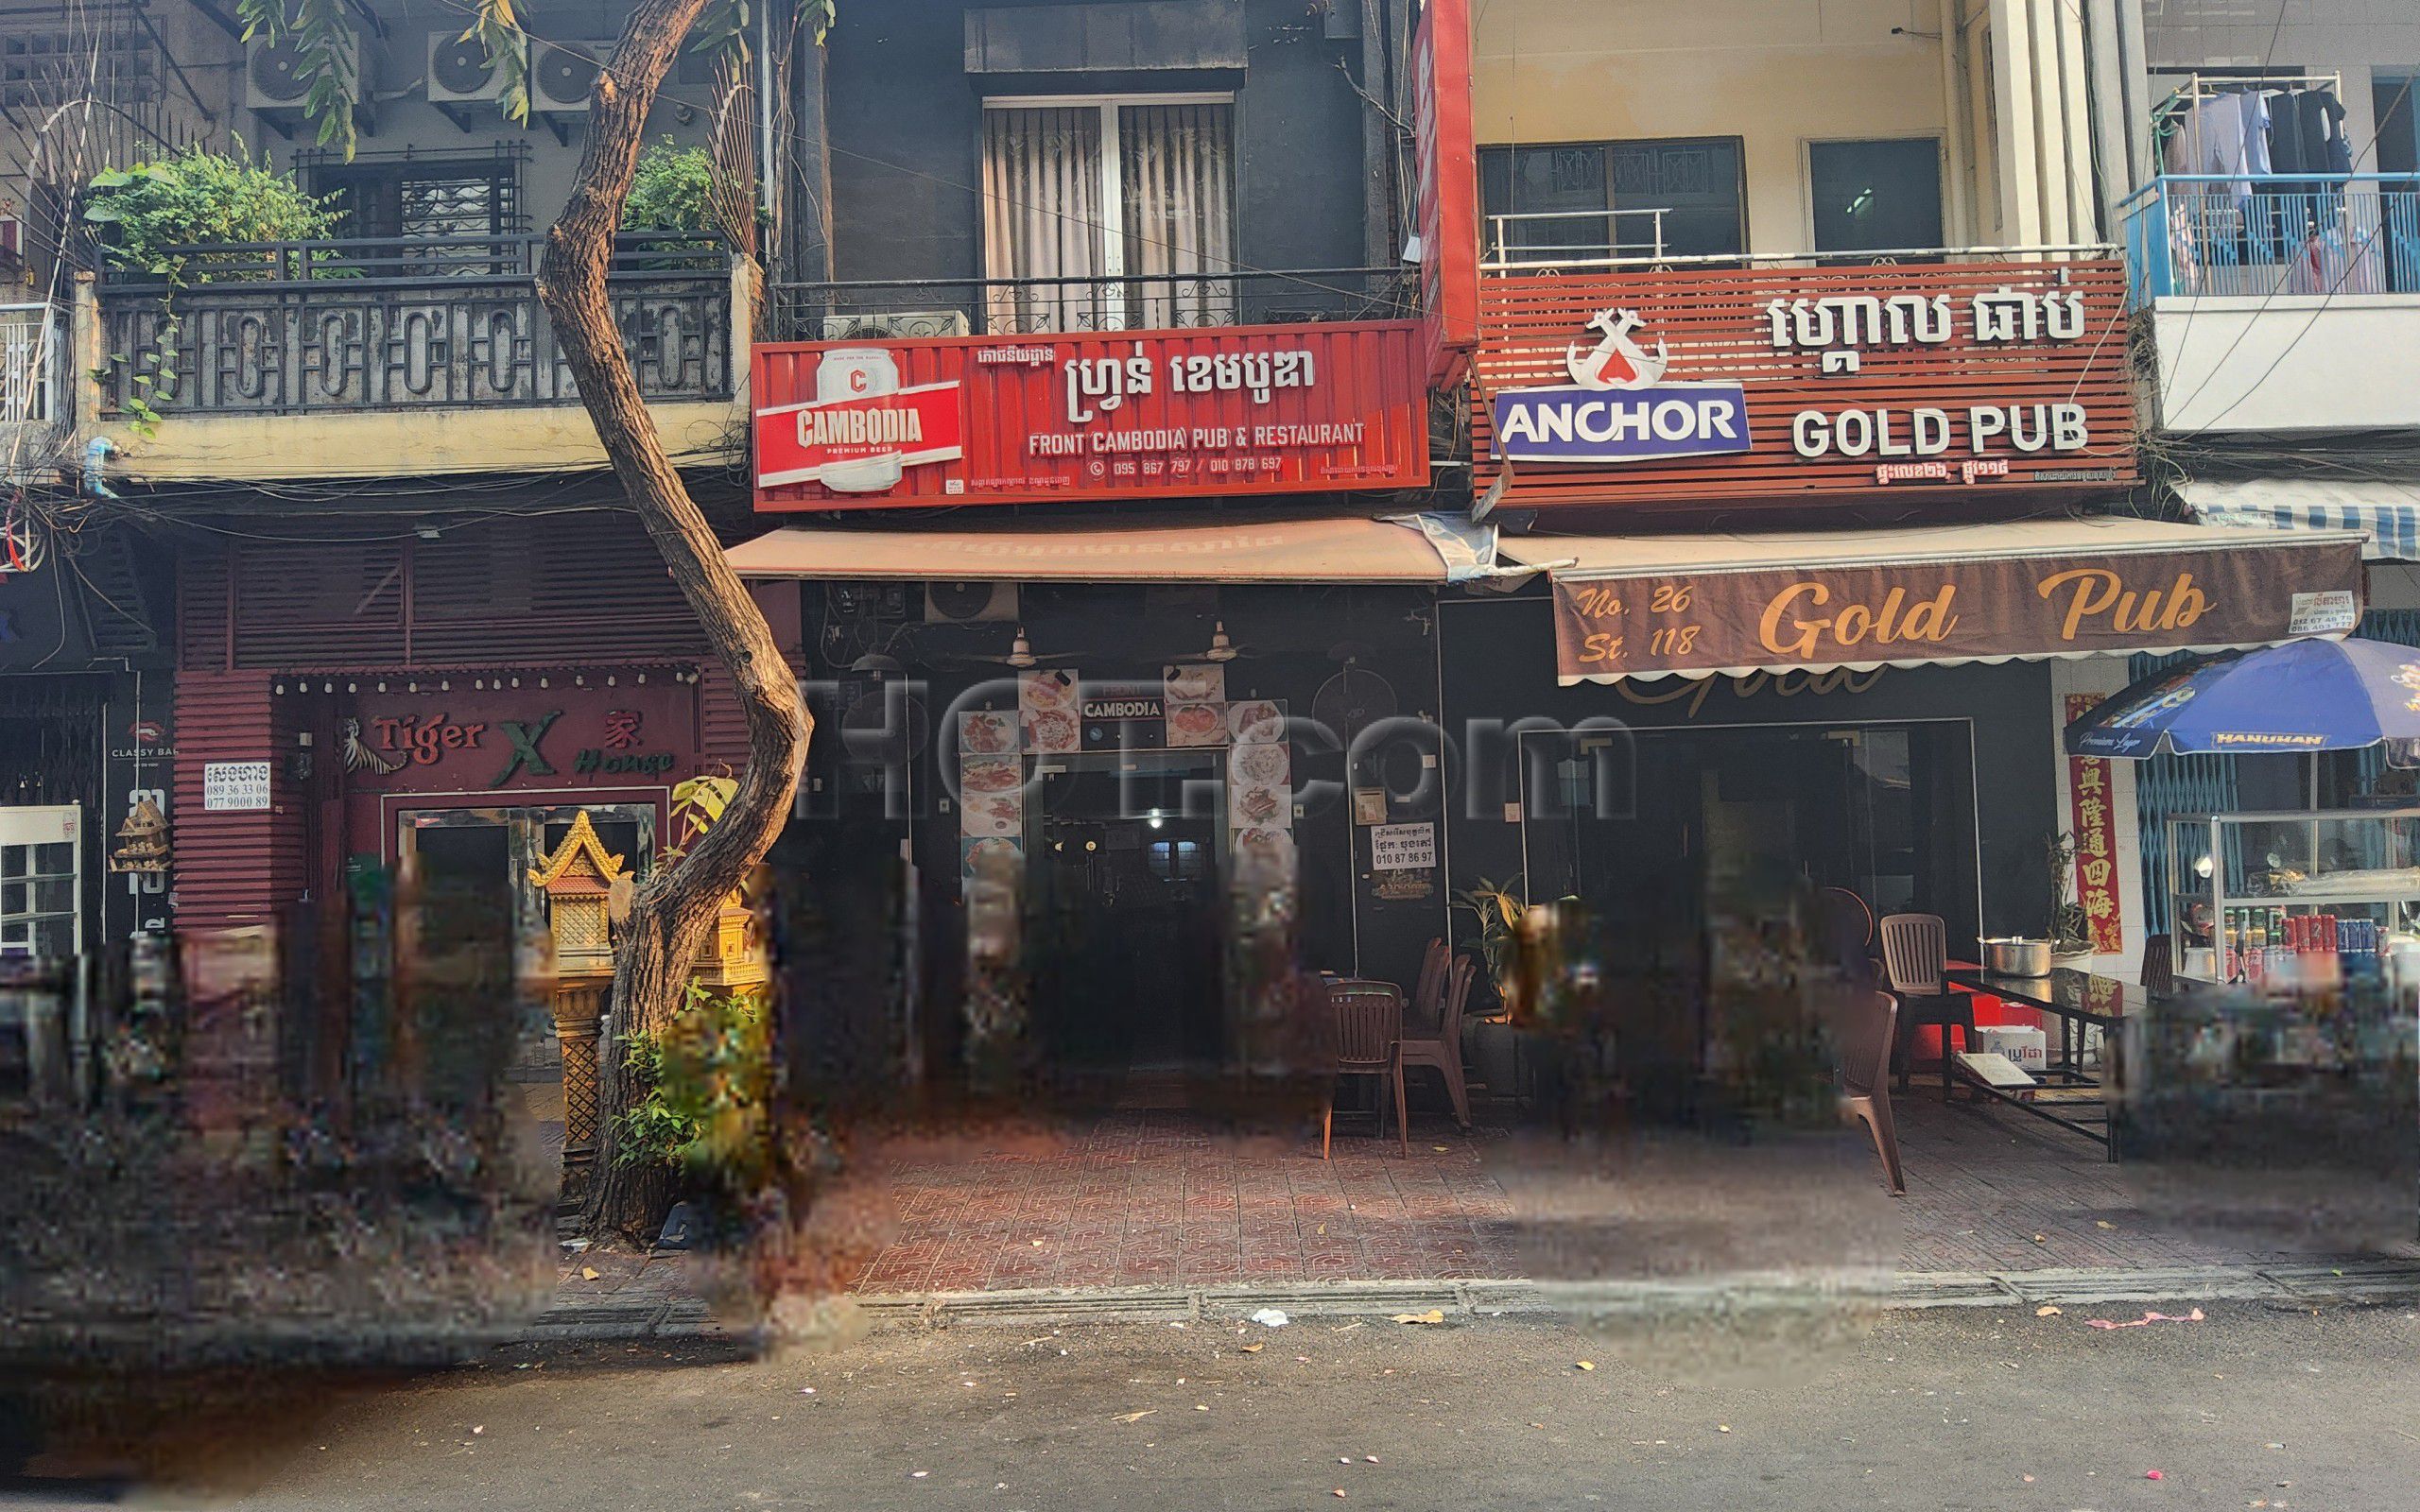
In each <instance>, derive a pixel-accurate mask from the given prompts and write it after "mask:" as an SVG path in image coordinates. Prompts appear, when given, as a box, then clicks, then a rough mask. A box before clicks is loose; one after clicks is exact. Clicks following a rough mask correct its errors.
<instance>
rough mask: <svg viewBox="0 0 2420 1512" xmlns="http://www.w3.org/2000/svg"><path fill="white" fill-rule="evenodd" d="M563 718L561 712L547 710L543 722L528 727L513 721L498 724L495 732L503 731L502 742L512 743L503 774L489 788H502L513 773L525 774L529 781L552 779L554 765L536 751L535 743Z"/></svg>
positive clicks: (531, 722) (535, 721)
mask: <svg viewBox="0 0 2420 1512" xmlns="http://www.w3.org/2000/svg"><path fill="white" fill-rule="evenodd" d="M562 716H563V712H562V710H560V709H549V710H547V711H546V715H545V717H544V718H543V719H532V720H529V721H528V722H527V723H523V722H521V721H519V720H513V719H504V720H499V721H497V723H496V728H497V729H498V730H503V731H504V738H505V739H506V740H509V741H510V742H511V743H512V754H511V755H510V756H509V757H507V758H506V759H505V763H504V770H503V771H500V772H498V773H496V774H495V781H494V782H490V783H489V784H488V786H490V787H502V786H503V785H504V784H505V783H507V782H511V781H512V774H513V773H515V772H527V773H528V774H529V775H530V776H532V777H552V776H554V775H555V767H554V764H553V763H552V762H549V761H548V760H546V758H545V755H544V753H543V752H541V751H540V750H539V749H538V743H539V742H540V741H543V740H544V739H545V738H546V731H547V730H548V729H549V728H551V727H552V726H553V724H554V722H555V721H556V720H558V719H561V718H562Z"/></svg>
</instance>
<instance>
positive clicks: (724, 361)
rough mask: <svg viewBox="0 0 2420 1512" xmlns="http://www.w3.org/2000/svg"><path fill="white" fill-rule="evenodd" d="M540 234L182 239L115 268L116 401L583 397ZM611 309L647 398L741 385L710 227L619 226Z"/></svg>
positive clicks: (109, 402) (235, 408) (106, 297)
mask: <svg viewBox="0 0 2420 1512" xmlns="http://www.w3.org/2000/svg"><path fill="white" fill-rule="evenodd" d="M542 247H543V238H540V237H536V236H493V237H449V238H444V239H432V240H419V239H403V238H392V239H389V238H381V239H358V238H356V239H338V240H328V241H309V242H254V243H228V244H217V245H210V246H196V247H190V248H180V249H175V251H174V253H173V254H172V255H173V256H174V257H175V259H176V261H177V263H178V265H179V266H178V271H177V273H176V275H175V277H174V278H173V279H171V278H167V277H164V276H162V275H160V274H157V273H152V272H148V271H143V270H137V269H130V268H125V267H115V266H107V265H106V264H105V265H104V268H103V271H102V275H101V280H100V285H99V302H100V318H101V327H102V340H103V342H104V351H105V352H107V354H108V355H107V358H106V362H105V366H104V369H103V372H102V374H101V390H102V402H103V404H104V406H105V407H106V408H108V409H110V410H112V411H115V412H118V413H126V412H129V411H130V410H132V411H136V412H140V410H141V409H142V408H143V407H145V406H148V407H149V408H150V409H152V410H155V411H157V412H158V413H160V414H162V415H169V414H295V413H309V412H324V411H339V412H351V411H363V410H380V409H413V408H423V407H430V406H438V405H457V404H480V405H511V404H572V403H576V402H577V401H578V399H579V392H578V389H577V387H575V386H574V384H573V383H572V379H571V373H570V370H569V369H567V368H566V367H565V366H564V365H563V361H562V354H561V352H558V350H557V349H556V346H555V340H554V332H553V329H552V327H551V326H550V325H549V324H548V322H547V320H546V317H545V312H544V310H543V309H542V308H541V307H540V305H539V303H538V294H537V289H536V286H535V284H534V283H533V277H534V275H535V273H536V270H537V260H538V255H539V252H540V250H541V249H542ZM608 282H609V285H610V292H611V297H612V300H613V304H614V317H615V318H616V320H617V321H618V322H619V323H620V325H621V329H622V340H623V342H624V344H625V345H627V346H628V347H629V349H630V353H631V365H632V367H633V368H634V369H636V370H637V373H638V381H639V388H640V391H641V392H643V393H645V394H646V395H647V396H648V398H650V399H665V400H681V399H694V400H715V399H726V398H729V397H730V396H731V393H732V391H733V389H732V371H731V351H732V341H731V337H732V310H731V258H730V254H729V253H728V252H727V251H726V250H725V249H724V248H723V246H722V244H721V243H720V242H719V241H718V240H717V239H716V238H714V237H712V236H706V235H699V234H693V233H685V232H635V233H625V234H624V235H623V236H621V237H620V238H619V245H618V248H617V249H616V251H615V253H614V267H613V270H612V272H611V274H610V276H609V280H608Z"/></svg>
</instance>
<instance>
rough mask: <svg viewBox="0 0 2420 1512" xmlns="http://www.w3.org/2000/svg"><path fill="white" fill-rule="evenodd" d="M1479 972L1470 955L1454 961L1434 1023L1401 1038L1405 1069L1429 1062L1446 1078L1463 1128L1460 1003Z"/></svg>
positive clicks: (1465, 1102)
mask: <svg viewBox="0 0 2420 1512" xmlns="http://www.w3.org/2000/svg"><path fill="white" fill-rule="evenodd" d="M1441 948H1442V942H1441ZM1421 974H1422V975H1423V976H1424V977H1425V976H1426V974H1427V973H1426V972H1425V971H1424V972H1422V973H1421ZM1477 975H1478V962H1476V961H1474V960H1472V959H1471V958H1470V957H1469V956H1467V955H1465V956H1463V957H1461V959H1460V960H1457V961H1454V962H1453V966H1452V970H1451V971H1450V972H1449V973H1447V986H1446V987H1445V988H1444V995H1443V1001H1442V1002H1441V1003H1440V1004H1439V1005H1438V1014H1437V1027H1436V1028H1435V1029H1434V1030H1433V1031H1425V1032H1424V1031H1417V1030H1412V1029H1406V1030H1405V1031H1404V1040H1403V1063H1404V1066H1405V1067H1406V1069H1409V1068H1410V1067H1413V1066H1431V1067H1434V1068H1435V1069H1436V1071H1437V1073H1438V1074H1440V1075H1442V1076H1443V1077H1444V1078H1445V1095H1446V1096H1447V1097H1448V1098H1450V1099H1451V1100H1452V1101H1453V1104H1454V1123H1455V1124H1456V1125H1458V1126H1460V1127H1461V1128H1465V1129H1467V1128H1469V1127H1470V1126H1471V1094H1470V1091H1469V1090H1468V1089H1467V1088H1466V1087H1464V1085H1463V1084H1462V1006H1463V1005H1464V1004H1466V1003H1468V1002H1469V1001H1470V995H1471V979H1472V978H1473V977H1474V976H1477ZM1406 1137H1407V1138H1409V1135H1407V1136H1406Z"/></svg>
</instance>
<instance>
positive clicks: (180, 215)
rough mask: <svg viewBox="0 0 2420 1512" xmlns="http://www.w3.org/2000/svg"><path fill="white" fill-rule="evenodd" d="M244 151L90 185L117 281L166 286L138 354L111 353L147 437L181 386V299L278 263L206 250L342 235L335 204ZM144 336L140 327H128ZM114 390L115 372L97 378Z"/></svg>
mask: <svg viewBox="0 0 2420 1512" xmlns="http://www.w3.org/2000/svg"><path fill="white" fill-rule="evenodd" d="M237 147H238V149H237V152H236V153H233V154H230V153H224V152H211V151H206V150H204V149H203V148H200V147H188V148H187V149H185V150H184V151H183V152H182V153H179V154H178V155H177V156H175V157H172V158H164V159H161V160H159V161H157V162H152V163H135V164H133V165H132V166H131V167H126V168H112V169H109V170H107V171H105V172H102V173H98V174H95V175H94V177H93V180H92V181H91V182H90V183H89V184H87V185H86V186H85V187H86V196H85V202H84V221H85V224H86V225H88V226H90V227H92V228H93V232H94V235H95V240H96V241H97V242H98V243H99V246H100V249H101V255H102V258H103V260H104V262H105V263H106V265H107V266H108V267H109V268H110V269H111V270H112V272H113V273H114V274H115V275H116V276H118V277H120V278H123V279H127V280H129V281H130V282H134V283H151V282H154V281H156V283H158V285H159V287H160V313H159V316H158V318H157V322H156V324H155V325H154V326H153V328H152V330H151V332H150V333H149V340H148V342H147V344H146V345H145V346H144V347H143V348H142V349H140V350H137V351H132V352H111V353H110V354H109V364H110V367H111V368H112V369H116V368H123V369H127V370H128V377H127V381H126V386H125V387H124V389H123V390H122V391H121V392H120V393H119V395H118V400H117V402H118V405H119V407H120V408H122V409H124V410H125V411H126V412H127V413H128V414H129V415H131V416H132V417H133V418H134V425H135V429H136V431H137V432H138V433H140V434H143V435H149V434H150V432H151V430H152V429H153V428H154V427H156V426H157V425H158V424H159V422H160V412H159V410H158V408H157V407H156V403H157V402H158V401H161V400H164V399H168V398H172V397H173V396H174V392H175V388H176V368H177V357H178V352H177V332H178V316H177V310H176V294H177V291H178V290H179V289H181V288H182V287H184V286H186V285H187V284H190V283H234V282H243V281H258V280H263V279H268V278H272V277H275V276H276V275H277V272H278V269H277V267H276V266H275V262H274V259H271V258H267V257H264V256H262V255H260V254H258V253H255V252H248V251H244V250H240V249H239V250H235V251H222V252H216V253H203V252H197V251H195V250H194V249H195V248H197V247H201V246H217V247H229V246H234V247H238V248H240V247H241V246H242V245H244V244H260V243H274V242H300V241H313V240H317V239H319V238H321V237H326V236H331V235H334V234H335V233H336V231H337V221H338V218H339V216H338V213H337V210H336V209H335V208H334V207H333V205H332V204H331V202H330V200H331V198H332V197H327V196H314V195H310V194H306V193H304V192H303V190H302V185H300V184H298V183H296V182H295V181H294V180H293V178H292V177H291V176H290V175H287V174H283V173H279V172H277V171H276V170H275V169H273V168H270V167H268V165H267V164H266V163H253V162H251V160H250V159H248V158H245V157H243V156H241V155H240V153H241V144H240V143H239V144H238V145H237ZM129 329H130V330H132V331H140V329H141V327H140V326H139V325H135V326H130V327H129ZM108 379H109V371H108V369H104V370H103V371H102V372H100V373H96V374H95V380H96V381H99V382H104V383H106V382H107V381H108Z"/></svg>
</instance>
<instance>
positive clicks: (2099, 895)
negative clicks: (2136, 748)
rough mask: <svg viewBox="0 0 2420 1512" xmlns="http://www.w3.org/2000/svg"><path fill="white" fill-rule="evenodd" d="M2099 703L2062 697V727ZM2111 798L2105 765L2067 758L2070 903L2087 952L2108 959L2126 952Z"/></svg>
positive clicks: (2097, 760)
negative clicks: (2072, 842)
mask: <svg viewBox="0 0 2420 1512" xmlns="http://www.w3.org/2000/svg"><path fill="white" fill-rule="evenodd" d="M2099 702H2100V698H2099V697H2097V696H2094V695H2092V694H2086V693H2071V694H2069V695H2067V723H2068V724H2071V725H2072V724H2074V723H2075V722H2076V721H2077V720H2079V719H2082V718H2083V716H2084V715H2085V714H2087V713H2091V712H2092V708H2093V706H2094V705H2095V704H2098V703H2099ZM2114 792H2115V789H2114V787H2113V785H2112V783H2111V782H2110V767H2109V763H2108V762H2107V761H2106V760H2104V759H2103V758H2101V757H2099V756H2070V757H2068V758H2067V803H2068V809H2069V815H2070V816H2071V818H2072V819H2073V821H2074V826H2075V835H2076V902H2079V903H2081V904H2083V916H2084V919H2085V921H2086V923H2087V924H2088V925H2089V926H2090V928H2091V933H2092V948H2093V949H2094V950H2095V951H2099V952H2103V953H2107V954H2116V953H2117V952H2119V951H2122V950H2124V949H2125V948H2126V925H2125V919H2124V917H2123V916H2122V915H2121V914H2120V913H2119V911H2118V816H2117V814H2116V812H2115V811H2114V810H2113V809H2112V808H2111V807H2110V804H2111V801H2112V799H2113V795H2114Z"/></svg>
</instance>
